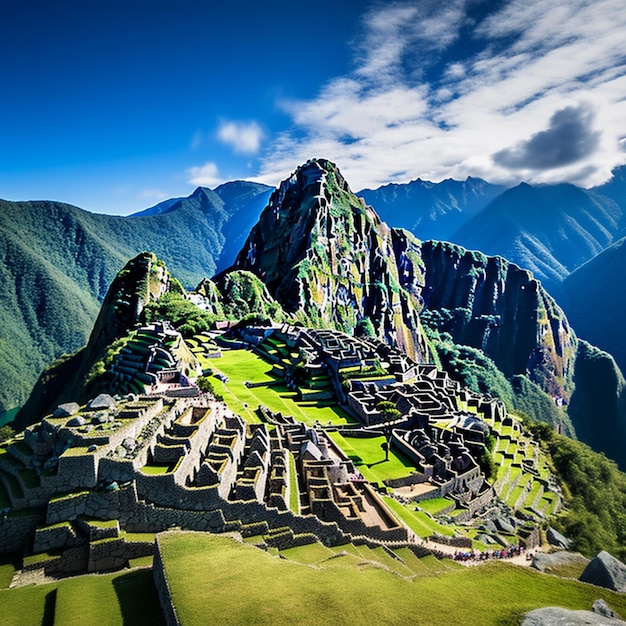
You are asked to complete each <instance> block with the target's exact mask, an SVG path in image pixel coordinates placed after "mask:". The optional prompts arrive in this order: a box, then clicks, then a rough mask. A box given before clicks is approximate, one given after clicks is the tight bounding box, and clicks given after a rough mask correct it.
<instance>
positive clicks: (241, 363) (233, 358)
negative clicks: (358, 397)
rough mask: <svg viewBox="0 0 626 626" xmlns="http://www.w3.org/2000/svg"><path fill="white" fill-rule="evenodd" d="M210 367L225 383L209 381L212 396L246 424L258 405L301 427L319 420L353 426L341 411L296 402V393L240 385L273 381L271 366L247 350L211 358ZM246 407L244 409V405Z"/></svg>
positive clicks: (282, 389)
mask: <svg viewBox="0 0 626 626" xmlns="http://www.w3.org/2000/svg"><path fill="white" fill-rule="evenodd" d="M212 365H213V368H214V369H216V370H219V371H221V372H222V373H223V374H225V375H226V376H228V383H226V384H224V383H222V382H221V381H219V380H218V379H212V381H211V382H212V383H213V386H214V388H215V391H216V393H219V394H221V395H222V396H223V397H224V401H225V402H226V404H227V405H228V407H229V408H230V409H231V410H232V411H233V412H234V413H237V414H239V415H241V416H242V417H244V418H245V419H247V420H248V421H249V422H258V421H259V418H258V416H257V415H256V414H255V409H256V408H257V406H258V405H259V404H262V405H264V406H266V407H267V408H268V409H270V410H271V411H274V412H278V411H279V412H281V413H282V414H283V415H293V416H294V417H295V418H296V419H297V420H299V421H302V422H304V423H305V424H309V425H311V424H313V423H314V422H315V421H319V422H321V423H322V424H327V423H329V422H330V423H331V424H347V423H354V422H355V420H354V419H352V418H351V417H350V416H349V415H348V414H347V413H346V412H345V411H343V410H341V409H340V408H339V407H336V406H319V403H316V404H313V405H311V404H310V403H307V404H306V405H305V403H301V402H298V401H297V400H298V398H297V393H296V392H294V391H289V390H288V389H287V388H286V387H283V386H280V385H278V386H275V387H255V388H253V389H249V388H248V387H246V386H245V385H244V383H245V382H246V381H247V382H253V383H257V382H274V383H275V382H276V380H277V379H276V378H275V377H274V376H273V375H271V374H270V371H271V369H272V366H271V365H270V364H269V363H266V362H265V361H264V360H263V359H262V358H261V357H260V356H258V355H257V354H255V353H254V352H251V351H248V350H225V351H224V352H223V353H222V357H221V358H219V359H213V363H212ZM244 404H247V408H246V407H245V406H244Z"/></svg>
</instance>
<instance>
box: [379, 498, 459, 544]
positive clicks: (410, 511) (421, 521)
mask: <svg viewBox="0 0 626 626" xmlns="http://www.w3.org/2000/svg"><path fill="white" fill-rule="evenodd" d="M383 499H384V501H385V504H386V505H387V506H388V507H389V508H390V509H391V511H392V512H393V514H394V515H395V516H396V517H398V518H400V519H401V520H402V521H403V522H404V523H405V524H406V525H407V526H408V527H409V528H410V529H411V530H412V531H413V532H414V533H415V534H416V535H418V536H419V537H430V536H431V535H432V534H433V533H439V534H440V535H448V536H449V537H451V536H452V535H454V530H453V529H452V528H451V527H450V526H444V525H443V524H440V523H439V522H436V521H435V520H434V519H432V518H431V517H429V516H428V515H427V514H426V513H424V512H423V511H415V510H414V506H415V505H409V506H404V505H403V504H400V502H398V501H397V500H394V499H393V498H389V497H384V498H383Z"/></svg>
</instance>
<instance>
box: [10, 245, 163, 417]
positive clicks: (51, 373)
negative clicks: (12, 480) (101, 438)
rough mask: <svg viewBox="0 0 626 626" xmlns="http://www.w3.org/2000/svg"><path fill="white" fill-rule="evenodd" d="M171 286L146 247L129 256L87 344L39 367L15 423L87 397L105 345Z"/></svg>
mask: <svg viewBox="0 0 626 626" xmlns="http://www.w3.org/2000/svg"><path fill="white" fill-rule="evenodd" d="M171 288H175V283H174V285H173V284H172V281H171V280H170V275H169V272H168V271H167V268H166V267H165V265H164V264H163V263H162V262H161V261H159V260H158V259H157V258H156V256H155V255H154V254H152V253H151V252H143V253H142V254H140V255H139V256H137V257H135V258H134V259H131V260H130V261H129V262H128V263H127V264H126V265H125V266H124V268H123V269H122V270H121V271H120V272H119V273H118V274H117V276H116V277H115V279H114V280H113V281H112V283H111V286H110V287H109V289H108V291H107V295H106V297H105V299H104V301H103V303H102V306H101V307H100V312H99V314H98V317H97V319H96V321H95V323H94V325H93V328H92V330H91V334H90V335H89V340H88V342H87V344H86V345H85V346H84V347H82V348H81V349H80V350H78V351H77V352H75V353H74V354H72V355H66V356H64V357H63V358H61V359H59V360H57V361H56V362H54V363H53V364H52V365H51V366H50V367H48V368H47V369H46V370H44V372H43V374H42V375H41V376H40V378H39V380H38V381H37V383H36V384H35V387H34V388H33V390H32V392H31V394H30V396H29V398H28V400H27V402H26V403H25V404H24V406H23V407H22V408H21V409H20V411H19V412H18V414H17V416H16V418H15V421H14V425H15V427H16V428H18V429H23V428H25V427H26V426H27V425H29V424H33V423H36V422H37V421H38V420H39V419H40V418H41V416H42V415H45V414H46V413H47V412H49V410H50V409H51V407H54V406H56V405H58V404H60V403H62V402H65V401H75V400H79V401H81V402H83V403H84V402H86V401H87V400H88V399H89V397H90V395H89V394H90V393H91V391H92V390H93V385H91V384H90V378H95V377H96V376H97V375H98V374H99V373H100V372H101V370H102V367H103V363H104V360H105V355H106V352H107V349H109V347H110V346H111V344H113V343H114V342H115V341H116V340H117V339H119V338H120V337H122V336H124V335H126V334H127V333H128V331H129V330H130V329H131V328H132V327H133V326H134V325H135V324H136V323H137V322H138V321H139V320H140V319H141V315H142V313H143V311H144V308H145V307H146V306H147V305H148V304H149V303H150V302H152V301H155V300H158V299H159V298H160V297H161V296H162V295H163V294H164V293H166V292H167V291H169V290H170V289H171Z"/></svg>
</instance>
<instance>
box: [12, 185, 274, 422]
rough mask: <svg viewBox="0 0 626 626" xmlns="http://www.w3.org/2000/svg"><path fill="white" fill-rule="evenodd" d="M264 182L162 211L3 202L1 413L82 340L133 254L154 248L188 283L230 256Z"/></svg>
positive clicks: (199, 195) (199, 194) (200, 193)
mask: <svg viewBox="0 0 626 626" xmlns="http://www.w3.org/2000/svg"><path fill="white" fill-rule="evenodd" d="M270 190H271V188H270V187H267V186H265V185H257V184H255V183H228V184H226V185H222V186H221V187H220V188H218V190H217V192H213V191H211V190H209V189H204V188H198V189H197V190H196V191H195V192H194V193H193V194H192V195H191V196H189V197H188V198H183V199H180V200H179V201H177V202H175V203H174V204H173V205H171V206H169V207H168V208H167V209H166V210H165V211H163V212H158V213H156V214H154V215H145V216H140V217H132V218H128V217H119V216H111V215H97V214H93V213H89V212H87V211H83V210H81V209H79V208H77V207H74V206H70V205H67V204H63V203H59V202H7V201H0V277H1V278H2V284H1V285H0V321H1V322H2V327H1V328H0V345H1V346H2V350H1V351H0V367H1V369H2V371H3V373H4V374H5V375H4V376H3V377H2V380H1V381H0V413H1V412H2V411H4V410H7V409H11V408H13V407H15V406H19V405H20V404H22V402H23V401H24V400H25V398H26V396H27V394H28V391H29V390H30V388H31V387H32V385H33V384H34V382H35V380H36V379H37V376H38V375H39V373H40V372H41V370H42V369H43V367H44V366H45V365H46V364H47V363H49V362H50V361H51V360H52V359H54V358H56V357H58V356H60V355H61V354H63V353H65V352H73V351H75V350H77V349H78V348H79V347H80V346H82V345H83V344H84V343H85V341H86V339H87V337H88V336H89V332H90V330H91V326H92V324H93V322H94V320H95V317H96V315H97V313H98V309H99V306H100V303H101V302H102V300H103V298H104V296H105V294H106V292H107V289H108V286H109V285H110V284H111V281H112V280H113V278H114V277H115V275H116V274H117V272H119V271H120V269H121V268H122V267H123V266H124V264H125V263H126V261H127V260H128V259H129V258H131V257H134V256H135V255H136V254H138V253H140V252H141V251H143V250H152V251H154V252H155V253H156V254H157V255H158V256H159V258H162V259H163V260H164V261H165V262H166V263H167V264H168V266H169V267H171V268H173V270H174V271H175V274H176V276H177V277H178V278H179V280H181V282H182V283H183V284H184V285H185V286H186V287H188V288H189V287H193V286H195V285H197V284H198V283H199V282H200V280H202V278H203V277H205V276H211V275H213V274H214V273H215V271H216V269H217V267H218V263H222V264H223V265H224V264H229V263H230V262H232V259H233V258H234V255H235V252H236V251H235V250H234V249H233V246H235V245H237V249H238V247H239V245H238V244H237V243H236V237H234V236H233V235H234V232H236V231H237V229H238V228H240V227H243V225H245V224H247V223H249V222H250V221H254V220H256V219H257V217H258V214H259V212H260V210H261V208H260V204H262V203H264V201H265V200H264V199H265V197H266V196H267V195H268V193H269V191H270ZM220 195H222V196H224V199H222V198H221V197H220ZM230 220H233V222H234V225H231V226H230V227H229V228H228V229H227V225H228V223H229V221H230ZM245 232H247V231H245ZM227 239H228V240H229V245H225V241H226V240H227ZM230 240H232V242H231V241H230ZM233 242H234V243H233Z"/></svg>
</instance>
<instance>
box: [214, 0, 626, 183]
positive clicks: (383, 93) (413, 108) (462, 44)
mask: <svg viewBox="0 0 626 626" xmlns="http://www.w3.org/2000/svg"><path fill="white" fill-rule="evenodd" d="M624 32H626V11H624V9H623V4H622V2H621V1H617V0H593V1H590V0H556V1H555V2H552V3H550V4H549V5H548V4H546V3H545V2H542V1H540V0H511V1H509V2H499V3H492V2H484V1H481V0H466V1H464V0H453V1H451V2H446V3H440V2H436V1H433V0H420V1H417V2H395V3H383V4H380V5H378V6H377V7H375V8H374V9H373V10H371V11H369V12H368V13H367V14H366V15H365V16H364V18H363V21H362V33H361V37H359V42H360V43H358V44H357V45H356V46H355V49H354V59H355V65H354V70H353V71H352V72H351V73H350V74H349V75H346V76H338V77H336V78H335V79H334V80H332V81H331V82H329V83H328V84H326V85H325V86H323V87H322V89H321V90H320V92H319V94H318V96H317V97H316V98H314V99H312V100H304V101H303V100H290V101H281V102H279V106H280V108H281V109H282V110H283V111H285V112H287V113H288V115H289V116H290V118H291V121H292V124H291V126H290V127H289V128H288V129H287V130H285V131H284V132H282V133H280V134H279V135H278V136H277V137H275V138H274V140H273V142H272V145H271V146H270V149H269V150H268V151H267V153H266V154H267V156H265V157H264V158H263V159H262V165H261V168H260V172H259V176H258V177H257V179H258V180H262V181H264V182H269V183H271V184H276V183H277V182H278V181H279V180H280V179H282V178H284V177H285V176H287V175H289V173H290V172H291V171H293V169H294V167H295V166H296V165H297V164H298V163H300V162H302V161H304V160H306V159H308V158H311V157H326V158H330V159H332V160H334V161H336V162H337V163H338V164H339V166H340V167H341V169H342V171H343V172H344V174H345V175H346V177H347V179H348V181H350V184H351V186H352V187H353V188H355V189H359V188H362V187H375V186H378V185H382V184H385V183H388V182H392V181H396V182H406V181H408V180H411V179H414V178H417V177H421V178H425V179H429V180H433V181H438V180H442V179H444V178H448V177H452V178H458V179H464V178H465V177H467V176H470V175H471V176H480V177H483V178H486V179H488V180H490V181H493V182H503V183H508V184H513V183H515V182H518V181H520V180H527V181H529V182H535V183H540V182H561V181H569V182H574V183H577V184H581V185H584V186H591V185H594V184H599V183H601V182H603V181H604V180H607V179H608V178H609V176H610V172H611V169H612V168H614V167H615V166H617V165H620V164H623V163H624V162H626V155H625V154H624V151H623V150H622V149H621V147H620V141H621V140H622V139H623V137H624V133H626V129H624V120H626V37H624ZM224 128H226V127H224ZM237 129H238V130H235V129H231V128H230V127H229V130H228V133H226V131H224V132H225V137H224V138H223V141H226V142H231V145H232V146H233V148H234V149H240V150H241V151H242V152H243V150H242V148H243V146H244V145H248V144H246V143H245V141H243V140H242V137H243V135H244V133H243V132H242V127H241V126H239V127H237ZM230 133H232V134H230ZM251 134H252V135H253V136H255V134H254V132H252V133H251ZM226 137H228V139H226ZM234 137H238V138H239V139H240V140H241V143H238V142H237V141H236V140H235V139H234ZM235 146H239V147H238V148H235ZM249 146H250V152H248V153H249V154H251V153H253V152H254V150H253V146H254V147H256V149H257V150H258V149H259V148H260V139H258V140H257V143H255V142H254V140H252V139H251V140H250V144H249Z"/></svg>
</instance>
